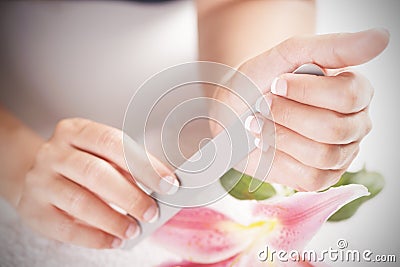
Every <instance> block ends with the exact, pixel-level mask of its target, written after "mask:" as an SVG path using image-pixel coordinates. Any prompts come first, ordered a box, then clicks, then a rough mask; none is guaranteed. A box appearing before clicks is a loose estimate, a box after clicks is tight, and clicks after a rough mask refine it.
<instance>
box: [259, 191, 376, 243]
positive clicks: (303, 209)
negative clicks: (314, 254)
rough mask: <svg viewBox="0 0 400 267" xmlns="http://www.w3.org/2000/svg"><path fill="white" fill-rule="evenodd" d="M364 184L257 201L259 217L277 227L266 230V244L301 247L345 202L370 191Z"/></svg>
mask: <svg viewBox="0 0 400 267" xmlns="http://www.w3.org/2000/svg"><path fill="white" fill-rule="evenodd" d="M368 194H369V192H368V189H367V188H366V187H364V186H363V185H356V184H352V185H346V186H340V187H336V188H330V189H329V190H327V191H324V192H319V193H316V192H300V193H296V194H294V195H293V196H290V197H285V198H283V199H281V200H279V201H276V202H274V203H260V202H259V203H257V204H255V205H254V209H253V215H254V216H255V218H256V219H263V220H270V221H271V220H272V221H273V222H274V220H275V224H270V225H273V228H274V229H270V230H271V231H270V232H271V233H270V234H265V238H264V245H267V244H268V246H270V247H272V248H274V249H277V250H280V249H282V250H286V251H289V250H292V249H296V250H300V251H301V250H302V249H303V248H304V247H305V245H306V244H307V243H308V241H309V240H310V239H311V238H312V237H313V236H314V235H315V233H316V232H317V231H318V230H319V228H320V227H321V226H322V224H323V223H324V222H325V221H326V220H327V219H328V218H329V217H330V216H331V215H332V214H333V213H334V212H336V211H337V210H338V209H340V208H341V207H342V206H344V205H345V204H347V203H349V202H351V201H352V200H354V199H357V198H359V197H362V196H366V195H368Z"/></svg>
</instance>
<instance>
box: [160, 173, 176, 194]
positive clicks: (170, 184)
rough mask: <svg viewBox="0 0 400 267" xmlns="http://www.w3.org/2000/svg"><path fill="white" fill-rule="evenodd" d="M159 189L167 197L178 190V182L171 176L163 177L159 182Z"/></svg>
mask: <svg viewBox="0 0 400 267" xmlns="http://www.w3.org/2000/svg"><path fill="white" fill-rule="evenodd" d="M159 188H160V191H161V192H163V193H165V194H167V195H173V194H175V193H176V192H177V191H178V189H179V182H178V180H177V179H175V178H174V177H172V176H165V177H163V178H162V179H161V180H160V183H159Z"/></svg>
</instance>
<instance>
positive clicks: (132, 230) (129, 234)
mask: <svg viewBox="0 0 400 267" xmlns="http://www.w3.org/2000/svg"><path fill="white" fill-rule="evenodd" d="M139 233H140V228H139V226H137V225H136V224H134V223H130V224H129V226H128V229H126V232H125V237H126V238H128V239H134V238H135V237H137V236H138V235H139Z"/></svg>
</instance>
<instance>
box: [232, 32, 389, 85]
mask: <svg viewBox="0 0 400 267" xmlns="http://www.w3.org/2000/svg"><path fill="white" fill-rule="evenodd" d="M388 42H389V33H388V32H387V31H386V30H384V29H371V30H367V31H362V32H356V33H335V34H326V35H319V36H303V37H293V38H290V39H288V40H286V41H284V42H282V43H281V44H279V45H277V46H276V47H274V48H272V49H271V50H268V51H266V52H264V53H262V54H260V55H258V56H256V57H254V58H253V59H251V60H249V61H247V62H246V63H244V64H243V65H242V66H241V67H240V68H239V70H240V71H242V72H244V73H245V74H247V75H248V76H249V77H250V78H251V79H252V80H253V81H254V82H255V83H256V84H257V85H258V86H259V87H260V88H270V87H269V86H270V85H271V82H272V79H273V78H274V77H277V76H279V75H280V74H282V73H290V72H293V71H294V70H295V69H296V68H297V67H299V66H300V65H302V64H305V63H310V62H312V63H315V64H317V65H320V66H322V67H324V68H343V67H348V66H354V65H359V64H362V63H365V62H367V61H369V60H371V59H372V58H374V57H376V56H377V55H378V54H380V53H381V52H382V51H383V50H384V49H385V48H386V46H387V44H388ZM265 70H268V74H269V75H261V74H260V72H265Z"/></svg>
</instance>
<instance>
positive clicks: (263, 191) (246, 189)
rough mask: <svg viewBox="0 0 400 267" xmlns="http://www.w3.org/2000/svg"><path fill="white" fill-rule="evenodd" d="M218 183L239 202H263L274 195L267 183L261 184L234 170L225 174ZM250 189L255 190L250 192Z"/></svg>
mask: <svg viewBox="0 0 400 267" xmlns="http://www.w3.org/2000/svg"><path fill="white" fill-rule="evenodd" d="M220 182H221V184H222V186H223V187H224V188H225V190H227V191H228V192H229V194H230V195H232V196H233V197H235V198H237V199H240V200H245V199H254V200H264V199H267V198H270V197H272V196H274V195H275V194H276V191H275V189H274V187H273V186H272V185H270V184H269V183H265V182H262V181H260V180H258V179H256V178H253V177H251V176H249V175H246V174H242V173H241V172H239V171H236V170H234V169H230V170H229V171H228V172H227V173H225V174H224V175H223V176H222V177H221V179H220ZM251 188H254V189H256V190H255V191H254V190H250V189H251Z"/></svg>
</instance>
